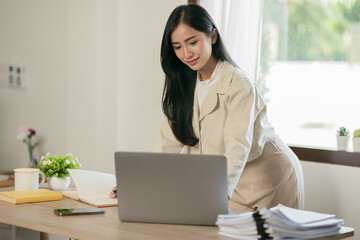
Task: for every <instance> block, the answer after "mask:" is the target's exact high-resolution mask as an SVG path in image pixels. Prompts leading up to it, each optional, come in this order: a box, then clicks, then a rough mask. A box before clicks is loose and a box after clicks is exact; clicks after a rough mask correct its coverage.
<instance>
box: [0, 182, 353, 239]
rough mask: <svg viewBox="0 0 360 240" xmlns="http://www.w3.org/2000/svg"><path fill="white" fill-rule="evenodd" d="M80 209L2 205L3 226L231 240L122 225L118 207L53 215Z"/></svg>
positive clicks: (87, 234)
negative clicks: (57, 211) (95, 212)
mask: <svg viewBox="0 0 360 240" xmlns="http://www.w3.org/2000/svg"><path fill="white" fill-rule="evenodd" d="M2 190H4V189H2ZM80 207H89V205H86V204H84V203H81V202H78V201H75V200H72V199H68V198H65V197H63V200H61V201H50V202H41V203H30V204H19V205H14V204H11V203H7V202H4V201H0V222H1V223H6V224H10V225H15V226H18V227H22V228H28V229H32V230H35V231H40V232H46V233H50V234H56V235H60V236H66V237H71V238H76V239H86V240H100V239H101V240H103V239H127V240H131V239H147V240H154V239H167V240H186V239H192V240H197V239H199V240H200V239H201V240H203V239H223V240H229V239H230V238H227V237H223V236H219V235H218V228H217V227H211V226H185V225H171V224H147V223H126V222H121V221H119V219H118V215H117V207H109V208H104V210H105V214H102V215H87V216H63V217H59V216H57V215H55V214H54V213H53V210H54V209H55V208H80ZM353 235H354V229H353V228H346V227H343V228H342V232H341V233H340V234H339V235H337V236H334V237H327V238H321V239H328V240H335V239H342V238H346V237H350V236H353Z"/></svg>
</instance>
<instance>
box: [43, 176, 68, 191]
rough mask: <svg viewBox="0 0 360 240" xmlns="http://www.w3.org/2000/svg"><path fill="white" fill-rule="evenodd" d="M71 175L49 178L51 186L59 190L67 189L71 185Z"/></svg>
mask: <svg viewBox="0 0 360 240" xmlns="http://www.w3.org/2000/svg"><path fill="white" fill-rule="evenodd" d="M70 180H71V179H70V177H69V176H67V177H65V178H60V177H49V178H48V179H47V181H48V184H49V188H50V189H52V190H58V191H64V190H66V189H67V188H68V187H69V185H70Z"/></svg>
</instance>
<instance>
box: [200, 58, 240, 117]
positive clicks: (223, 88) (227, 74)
mask: <svg viewBox="0 0 360 240" xmlns="http://www.w3.org/2000/svg"><path fill="white" fill-rule="evenodd" d="M233 72H234V67H233V66H232V65H231V64H230V63H228V62H226V61H225V62H224V65H223V66H222V69H221V72H220V79H219V81H218V82H217V83H215V85H214V86H213V87H212V88H211V90H210V91H209V93H208V94H207V96H206V97H205V99H204V102H203V105H202V107H201V111H200V116H199V121H202V120H203V119H204V118H205V117H206V116H207V115H209V114H210V113H212V112H213V110H214V109H215V108H216V106H217V105H218V104H219V97H220V95H225V93H226V92H227V91H228V89H229V86H230V82H231V78H232V75H233ZM195 92H196V91H195ZM196 101H197V100H196Z"/></svg>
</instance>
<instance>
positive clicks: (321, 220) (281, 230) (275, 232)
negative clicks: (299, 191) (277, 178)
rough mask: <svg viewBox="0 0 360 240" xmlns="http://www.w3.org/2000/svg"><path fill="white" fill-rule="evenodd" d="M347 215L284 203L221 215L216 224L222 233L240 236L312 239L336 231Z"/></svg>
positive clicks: (247, 237) (334, 233) (243, 237)
mask: <svg viewBox="0 0 360 240" xmlns="http://www.w3.org/2000/svg"><path fill="white" fill-rule="evenodd" d="M343 223H344V220H343V219H335V215H333V214H323V213H316V212H311V211H303V210H298V209H294V208H289V207H285V206H283V205H281V204H279V205H278V206H276V207H274V208H271V209H267V208H263V209H261V210H260V211H258V212H255V213H254V212H248V213H243V214H238V215H219V216H218V219H217V222H216V224H217V225H218V226H219V228H220V232H219V234H220V235H224V236H228V237H233V238H236V239H244V240H250V239H274V240H276V239H279V240H280V239H300V240H301V239H312V238H319V237H326V236H331V235H336V234H338V233H339V230H340V228H341V224H343Z"/></svg>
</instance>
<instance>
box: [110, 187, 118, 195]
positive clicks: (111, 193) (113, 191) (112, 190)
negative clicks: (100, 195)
mask: <svg viewBox="0 0 360 240" xmlns="http://www.w3.org/2000/svg"><path fill="white" fill-rule="evenodd" d="M116 191H117V187H116V186H115V187H113V188H112V189H111V192H110V194H109V197H110V198H116V196H117V194H116Z"/></svg>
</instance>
